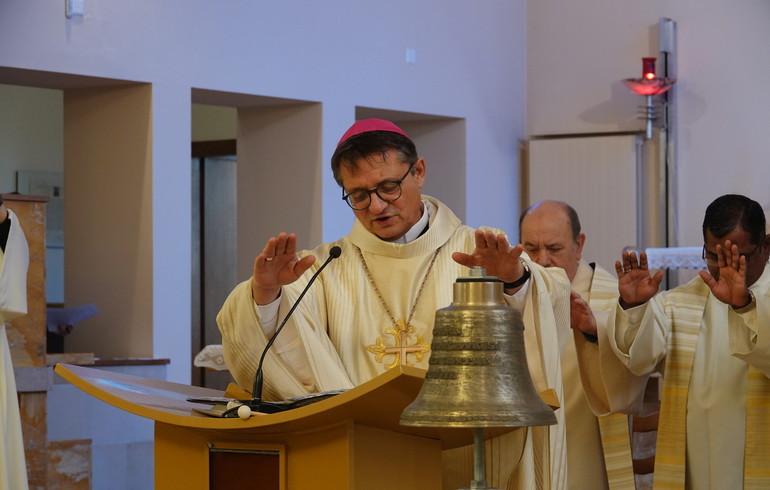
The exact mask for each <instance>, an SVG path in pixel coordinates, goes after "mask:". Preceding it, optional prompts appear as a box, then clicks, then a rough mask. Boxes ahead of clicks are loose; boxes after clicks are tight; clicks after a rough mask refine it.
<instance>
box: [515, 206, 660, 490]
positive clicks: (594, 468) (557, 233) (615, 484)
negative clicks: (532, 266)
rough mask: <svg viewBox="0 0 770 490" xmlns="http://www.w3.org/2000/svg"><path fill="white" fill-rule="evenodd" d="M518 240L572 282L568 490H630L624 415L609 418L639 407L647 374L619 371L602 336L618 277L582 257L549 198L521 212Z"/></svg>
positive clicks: (566, 356) (565, 358) (569, 217)
mask: <svg viewBox="0 0 770 490" xmlns="http://www.w3.org/2000/svg"><path fill="white" fill-rule="evenodd" d="M519 240H520V242H521V244H522V246H523V247H524V251H525V252H526V253H527V254H528V255H529V256H530V258H532V260H534V261H535V262H537V263H538V264H540V265H542V266H543V267H560V268H562V269H564V271H565V272H566V274H567V277H568V278H569V280H570V282H571V285H572V293H571V304H570V311H571V315H570V316H571V322H570V323H571V326H572V329H573V335H574V338H573V339H572V341H570V342H567V344H566V346H565V349H564V351H563V352H562V355H561V362H562V365H561V367H562V378H563V380H564V401H563V406H564V408H565V413H566V425H567V457H568V462H569V463H568V468H569V472H568V478H567V479H568V482H569V488H571V489H575V490H579V489H584V488H592V489H602V488H612V489H621V488H629V489H633V488H634V487H635V485H634V474H633V467H632V459H631V446H630V436H629V428H628V417H627V416H626V415H622V414H620V415H611V414H613V413H617V412H634V411H636V410H638V409H639V408H640V404H641V401H642V397H641V395H642V394H643V388H644V386H645V384H646V383H647V376H634V375H633V374H632V373H631V372H630V371H629V370H628V369H627V368H626V367H625V366H623V365H622V364H621V362H620V361H619V360H618V359H617V357H616V356H615V353H614V352H613V351H612V347H611V345H610V342H609V341H608V339H607V319H608V316H609V313H610V312H611V311H614V310H613V306H614V304H615V303H617V300H618V283H617V279H616V278H615V277H614V276H612V275H611V274H610V273H609V272H607V271H606V270H605V269H603V268H602V267H601V266H599V265H597V264H594V263H591V264H589V263H588V262H586V261H584V260H581V258H582V252H583V246H584V245H585V240H586V235H585V234H584V233H582V232H581V226H580V218H579V216H578V214H577V212H576V211H575V210H574V208H572V206H570V205H569V204H567V203H564V202H560V201H552V200H546V201H540V202H538V203H535V204H533V205H532V206H530V207H529V208H527V209H526V210H524V212H522V214H521V218H520V220H519ZM602 372H604V373H605V377H603V376H602V374H601V373H602ZM607 378H610V379H609V382H608V384H605V383H606V382H607ZM623 388H627V389H623ZM603 440H604V441H605V442H604V444H603V443H602V441H603ZM605 446H606V447H605Z"/></svg>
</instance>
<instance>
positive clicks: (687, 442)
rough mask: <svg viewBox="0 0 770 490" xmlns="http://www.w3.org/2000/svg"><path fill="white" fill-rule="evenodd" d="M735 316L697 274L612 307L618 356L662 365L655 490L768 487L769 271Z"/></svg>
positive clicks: (639, 368)
mask: <svg viewBox="0 0 770 490" xmlns="http://www.w3.org/2000/svg"><path fill="white" fill-rule="evenodd" d="M750 287H751V289H752V291H753V292H754V294H755V296H756V297H757V307H756V308H755V309H753V310H752V311H749V312H747V313H744V314H740V315H739V314H737V313H735V312H734V311H732V309H731V308H730V307H729V306H727V305H725V304H724V303H722V302H720V301H719V300H717V299H716V298H714V296H713V295H712V294H711V292H710V291H709V289H708V287H707V286H706V285H705V283H704V282H703V281H702V280H701V279H700V278H699V277H698V278H695V279H694V280H692V281H691V282H689V283H688V284H686V285H683V286H680V287H678V288H675V289H673V290H671V291H664V292H662V293H659V294H657V295H656V296H655V297H654V298H653V299H652V300H650V302H648V304H647V305H642V306H639V307H637V308H632V309H629V310H628V311H626V312H623V311H622V310H620V308H618V312H617V315H616V325H615V329H614V331H613V332H612V335H613V339H614V341H615V347H616V349H617V352H618V355H619V356H620V358H621V359H623V360H624V361H625V362H626V363H627V364H628V365H629V366H630V367H631V369H633V370H635V371H636V372H651V371H653V370H655V369H656V366H659V363H661V362H662V361H665V370H664V376H663V397H662V401H661V416H660V425H659V427H658V444H657V447H656V459H655V475H654V485H655V487H656V488H691V489H698V490H700V489H709V488H715V489H721V488H768V487H769V486H770V437H769V436H768V428H769V427H770V380H768V375H770V298H769V297H768V289H770V267H768V266H766V267H765V271H764V273H763V274H762V276H761V277H760V278H759V280H758V281H757V282H756V283H754V284H753V285H751V286H750Z"/></svg>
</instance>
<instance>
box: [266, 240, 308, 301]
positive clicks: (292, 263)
mask: <svg viewBox="0 0 770 490" xmlns="http://www.w3.org/2000/svg"><path fill="white" fill-rule="evenodd" d="M314 262H315V257H314V256H313V255H308V256H307V257H303V258H302V259H301V260H300V258H299V257H298V256H297V236H296V235H295V234H294V233H291V234H288V235H287V234H286V233H280V234H279V235H278V236H277V237H270V239H269V240H268V241H267V243H266V244H265V248H263V249H262V253H260V254H259V255H257V258H256V260H255V261H254V275H253V276H252V277H251V296H252V298H253V299H254V301H255V302H256V303H257V304H258V305H266V304H268V303H271V302H273V301H274V300H275V299H276V298H277V297H278V294H279V293H280V291H281V286H285V285H287V284H291V283H293V282H294V281H296V280H297V279H298V278H299V277H300V276H301V275H302V274H303V273H304V272H305V271H306V270H308V269H309V268H310V266H311V265H313V263H314Z"/></svg>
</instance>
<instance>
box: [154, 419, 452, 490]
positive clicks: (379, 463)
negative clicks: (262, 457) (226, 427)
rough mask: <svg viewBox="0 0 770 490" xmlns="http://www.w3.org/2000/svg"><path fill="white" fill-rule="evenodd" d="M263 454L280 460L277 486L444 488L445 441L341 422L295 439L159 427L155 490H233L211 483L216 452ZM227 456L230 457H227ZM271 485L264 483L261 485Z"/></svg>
mask: <svg viewBox="0 0 770 490" xmlns="http://www.w3.org/2000/svg"><path fill="white" fill-rule="evenodd" d="M212 449H213V450H217V449H219V450H223V451H224V452H225V453H226V452H227V451H232V452H233V453H234V454H239V453H243V452H263V453H268V454H269V453H271V452H272V453H273V454H276V456H277V458H278V464H277V465H276V466H277V471H278V479H277V480H278V486H276V487H269V486H265V487H254V488H265V489H268V488H276V489H280V490H287V489H303V490H305V489H306V490H313V489H318V490H321V489H324V490H325V489H329V490H341V489H351V490H352V489H361V488H366V489H367V490H379V489H382V490H392V489H394V488H398V489H415V490H416V489H420V490H431V489H435V490H440V489H441V476H440V475H441V441H439V440H436V439H427V438H424V437H419V436H413V435H409V434H402V433H397V432H392V431H388V430H382V429H377V428H373V427H367V426H362V425H357V424H354V423H352V422H343V423H340V424H337V425H332V426H329V427H323V428H319V429H317V430H312V431H303V432H297V433H286V432H284V433H277V434H254V433H238V432H233V431H222V432H213V431H200V430H196V429H192V428H188V427H181V426H175V425H170V424H164V423H158V422H156V425H155V488H156V489H168V490H172V489H174V490H175V489H178V488H185V489H200V490H208V489H211V490H218V487H219V486H220V485H221V486H222V488H225V485H227V487H226V488H227V489H228V490H230V489H232V488H233V486H232V484H233V483H236V484H237V482H238V481H242V480H241V478H242V477H243V474H247V475H251V476H252V477H253V480H254V481H255V482H260V477H259V474H258V473H257V472H255V470H254V468H253V467H251V466H250V465H248V466H244V467H243V468H241V470H240V473H241V474H239V475H235V477H236V478H238V480H233V481H228V482H224V483H223V482H221V481H220V482H212V481H211V474H212V471H211V470H212V466H211V465H212V463H211V453H210V451H211V450H212ZM223 457H226V456H223ZM261 483H266V482H261Z"/></svg>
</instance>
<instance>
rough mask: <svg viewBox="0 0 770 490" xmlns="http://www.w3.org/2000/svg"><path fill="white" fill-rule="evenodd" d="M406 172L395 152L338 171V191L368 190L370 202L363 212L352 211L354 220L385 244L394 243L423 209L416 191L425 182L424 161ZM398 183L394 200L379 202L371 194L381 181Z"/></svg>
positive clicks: (417, 219)
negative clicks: (398, 193) (340, 182)
mask: <svg viewBox="0 0 770 490" xmlns="http://www.w3.org/2000/svg"><path fill="white" fill-rule="evenodd" d="M408 169H409V164H408V163H406V162H404V161H402V160H401V155H400V154H399V153H398V152H397V151H392V150H391V151H388V152H386V153H385V155H384V157H383V155H382V154H373V155H370V156H368V157H366V158H362V159H360V160H358V161H357V162H356V166H355V168H353V169H348V168H347V167H345V166H343V167H342V168H341V169H340V175H341V176H342V188H343V189H344V193H346V194H348V193H351V192H355V191H360V190H364V191H372V192H370V193H369V196H370V202H369V205H368V206H367V207H365V208H364V209H354V210H353V213H354V214H355V215H356V218H357V219H358V221H360V222H361V224H362V225H363V226H364V228H366V229H367V230H368V231H369V232H371V233H373V234H374V235H376V236H378V237H380V238H381V239H383V240H385V241H393V240H398V239H399V238H401V237H402V236H404V235H405V234H406V232H407V231H409V229H410V228H412V226H414V225H415V224H416V223H417V221H419V219H420V217H422V213H423V209H422V208H423V206H422V199H421V193H420V189H422V186H423V184H424V182H425V160H424V159H422V158H419V159H418V160H417V162H416V163H415V164H414V166H413V167H412V170H411V171H410V172H408V173H407V175H406V176H405V177H404V174H405V173H406V172H407V170H408ZM402 177H403V179H404V180H403V181H401V184H400V185H401V195H400V196H399V197H398V198H397V199H395V200H394V201H391V202H388V201H386V200H383V199H382V198H381V197H380V196H379V195H378V194H377V193H376V192H373V190H374V189H376V188H377V187H378V186H380V184H382V183H383V182H398V181H399V180H400V179H401V178H402Z"/></svg>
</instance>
